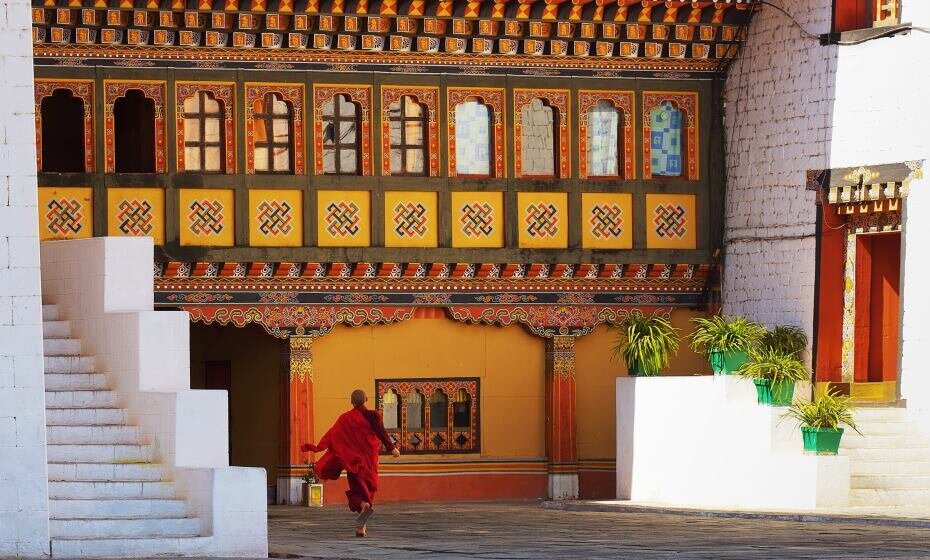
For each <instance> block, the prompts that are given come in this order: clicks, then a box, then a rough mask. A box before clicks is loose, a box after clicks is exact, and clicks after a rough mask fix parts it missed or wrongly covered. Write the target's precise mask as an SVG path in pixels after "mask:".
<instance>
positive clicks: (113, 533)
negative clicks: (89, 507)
mask: <svg viewBox="0 0 930 560" xmlns="http://www.w3.org/2000/svg"><path fill="white" fill-rule="evenodd" d="M49 535H50V536H51V537H52V538H53V539H54V538H61V539H113V538H117V539H125V538H152V537H196V536H199V535H200V520H199V519H197V518H196V517H182V518H168V517H161V518H158V517H150V518H144V519H52V520H50V521H49Z"/></svg>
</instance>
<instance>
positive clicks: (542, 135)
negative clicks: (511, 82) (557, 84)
mask: <svg viewBox="0 0 930 560" xmlns="http://www.w3.org/2000/svg"><path fill="white" fill-rule="evenodd" d="M540 104H541V106H543V107H545V108H549V109H551V110H552V111H551V112H549V113H546V112H545V111H543V110H535V109H538V108H539V107H538V106H539V105H540ZM569 104H570V101H569V92H568V90H567V89H520V88H515V89H514V90H513V119H514V125H513V139H514V169H515V173H516V176H517V177H552V178H559V179H567V178H568V177H569V175H570V173H569V169H570V167H569V166H570V164H571V157H570V155H569V154H570V149H571V145H570V139H569V127H568V122H569V113H568V111H569ZM547 114H548V115H549V116H548V117H547V116H546V115H547ZM525 117H526V118H525ZM550 150H551V152H554V153H550ZM550 156H551V158H552V166H551V173H550V172H549V159H550Z"/></svg>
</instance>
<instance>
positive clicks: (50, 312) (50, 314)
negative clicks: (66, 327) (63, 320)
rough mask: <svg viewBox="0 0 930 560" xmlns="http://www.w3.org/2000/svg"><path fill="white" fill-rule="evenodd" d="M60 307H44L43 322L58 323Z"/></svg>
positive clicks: (48, 305) (49, 305)
mask: <svg viewBox="0 0 930 560" xmlns="http://www.w3.org/2000/svg"><path fill="white" fill-rule="evenodd" d="M58 314H59V312H58V306H57V305H52V304H46V305H43V306H42V320H43V321H57V320H58V318H59V317H58Z"/></svg>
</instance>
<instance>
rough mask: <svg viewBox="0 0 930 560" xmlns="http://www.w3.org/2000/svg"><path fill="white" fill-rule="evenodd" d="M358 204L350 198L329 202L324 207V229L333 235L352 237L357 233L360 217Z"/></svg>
mask: <svg viewBox="0 0 930 560" xmlns="http://www.w3.org/2000/svg"><path fill="white" fill-rule="evenodd" d="M358 211H359V208H358V204H356V203H354V202H352V201H351V200H350V201H348V202H346V201H344V200H340V201H339V202H330V203H329V205H328V206H327V207H326V231H327V232H329V234H330V235H332V236H333V237H352V236H354V235H355V234H357V233H358V230H359V229H360V228H359V223H361V221H362V219H361V217H359V215H358Z"/></svg>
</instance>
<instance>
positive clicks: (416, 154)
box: [405, 148, 423, 173]
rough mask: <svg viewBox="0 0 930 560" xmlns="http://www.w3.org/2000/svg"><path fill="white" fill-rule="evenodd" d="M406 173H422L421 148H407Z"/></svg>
mask: <svg viewBox="0 0 930 560" xmlns="http://www.w3.org/2000/svg"><path fill="white" fill-rule="evenodd" d="M405 171H406V172H407V173H423V150H420V149H418V148H412V149H408V150H407V169H406V170H405Z"/></svg>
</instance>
